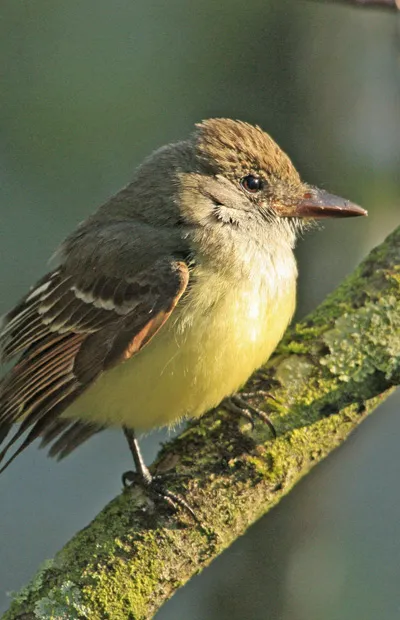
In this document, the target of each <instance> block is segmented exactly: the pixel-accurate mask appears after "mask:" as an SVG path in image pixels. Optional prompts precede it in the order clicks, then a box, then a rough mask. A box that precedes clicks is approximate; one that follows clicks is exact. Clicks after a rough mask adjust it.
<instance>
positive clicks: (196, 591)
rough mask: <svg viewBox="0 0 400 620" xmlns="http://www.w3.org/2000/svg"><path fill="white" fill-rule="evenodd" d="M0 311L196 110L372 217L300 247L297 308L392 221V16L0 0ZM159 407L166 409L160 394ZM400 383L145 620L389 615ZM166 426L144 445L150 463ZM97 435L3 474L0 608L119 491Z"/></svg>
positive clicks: (301, 8)
mask: <svg viewBox="0 0 400 620" xmlns="http://www.w3.org/2000/svg"><path fill="white" fill-rule="evenodd" d="M0 17H1V19H0V67H1V78H0V79H1V83H0V101H1V119H0V178H1V183H0V185H1V188H0V192H1V193H0V252H1V262H0V283H1V287H0V291H1V293H0V313H2V312H5V311H6V310H7V309H8V308H9V307H10V305H11V304H12V303H14V302H15V301H16V300H17V298H18V297H19V296H21V295H22V294H23V293H24V292H25V291H26V289H27V287H28V286H30V284H31V283H32V282H33V281H34V280H35V279H37V278H38V277H39V276H40V275H41V274H42V273H43V272H44V270H45V269H46V260H47V259H48V257H49V255H51V253H52V252H53V251H54V250H55V248H56V247H57V244H58V243H59V241H60V240H61V239H62V238H63V237H64V236H65V235H66V234H67V233H68V232H69V231H70V230H71V228H72V227H74V226H75V225H76V224H77V223H78V222H79V221H80V220H82V219H83V218H84V217H86V215H88V214H89V213H90V212H91V211H93V210H94V209H95V208H96V207H97V206H98V204H99V203H101V202H102V201H104V200H105V199H106V198H107V197H108V196H109V195H110V194H112V193H113V192H114V191H116V190H118V189H119V188H120V187H121V186H122V185H124V184H125V183H127V182H128V181H129V179H130V176H131V173H132V170H133V168H134V166H136V165H137V164H138V163H139V162H140V160H141V159H142V158H143V157H144V156H145V155H147V154H148V153H149V151H151V150H152V149H153V148H155V147H156V146H159V145H161V144H163V143H165V142H168V141H170V140H177V139H181V138H183V137H185V136H186V135H187V133H188V132H189V131H190V129H191V127H192V125H193V123H194V122H196V121H198V120H200V119H202V118H205V117H209V116H229V117H233V118H240V119H243V120H248V121H250V122H256V123H259V124H260V125H261V126H262V127H263V128H264V129H266V130H267V131H268V132H270V133H271V134H272V136H273V137H274V138H275V139H276V140H277V141H278V142H279V144H280V145H281V146H282V147H283V148H284V149H285V150H286V151H287V152H288V153H289V154H290V155H291V157H292V159H293V160H294V162H295V163H296V165H297V167H298V169H299V170H300V172H301V173H302V175H303V177H304V178H305V179H306V180H307V181H309V182H311V183H314V184H317V185H320V186H322V187H324V188H326V189H328V190H330V191H332V192H335V193H338V194H342V195H343V196H345V197H347V198H350V199H352V200H354V201H356V202H358V203H359V204H362V205H363V206H364V207H366V208H367V209H368V210H369V214H370V217H369V218H368V219H365V220H359V219H357V220H349V221H345V222H344V221H337V222H328V223H327V224H326V226H325V228H324V230H322V231H321V230H320V231H316V232H314V233H312V234H310V235H308V236H307V237H306V238H305V240H304V241H302V242H301V243H300V245H299V248H298V257H299V262H300V274H301V275H300V281H299V308H298V316H299V317H300V316H303V315H304V314H305V313H306V312H308V311H310V310H311V309H312V308H314V307H315V305H316V304H317V303H319V302H320V301H321V300H322V299H323V298H324V296H325V295H326V293H327V292H329V291H330V290H332V289H333V288H334V287H335V286H336V285H337V283H338V282H340V281H341V280H342V279H343V277H344V276H345V275H346V274H347V273H349V272H350V271H351V270H352V269H353V267H354V266H355V265H356V264H357V262H358V261H359V260H360V259H361V258H362V256H363V255H365V254H366V253H367V252H368V251H369V250H370V248H371V247H373V246H374V245H376V244H377V243H379V242H380V241H381V240H383V238H384V237H385V235H386V234H387V233H388V232H389V231H390V230H391V229H393V228H394V226H395V225H397V224H399V221H400V217H399V216H400V183H399V169H400V76H399V70H400V66H399V57H400V43H399V41H400V25H399V18H398V17H396V16H395V15H394V14H392V13H384V12H378V11H371V10H368V11H366V10H362V9H352V8H348V7H345V6H334V5H332V4H331V5H329V4H326V5H325V4H324V5H322V4H317V3H307V2H302V1H301V0H292V1H284V0H278V1H267V0H247V2H246V3H244V2H238V1H237V0H219V2H214V1H211V0H201V1H199V0H197V1H195V2H189V1H188V0H186V1H185V0H169V2H165V1H164V2H162V1H161V0H158V1H154V0H136V1H133V0H130V1H128V0H113V2H110V1H107V2H106V1H104V0H87V1H84V2H81V1H80V2H78V1H77V0H70V1H69V2H60V1H59V0H53V1H52V2H46V1H45V0H36V1H32V0H30V1H29V2H28V1H22V0H3V2H2V5H1V8H0ZM166 406H167V403H166ZM399 406H400V398H399V393H397V394H395V395H394V396H393V397H392V398H391V399H389V401H387V402H386V403H385V404H384V405H383V406H382V407H381V408H380V410H379V411H378V412H377V413H376V414H375V415H374V416H372V417H371V418H370V419H369V420H368V421H367V422H365V423H364V424H363V425H362V427H361V428H360V429H359V430H358V431H357V432H356V433H354V434H353V435H352V437H351V438H350V440H349V441H347V443H346V444H345V445H344V446H343V447H342V448H341V449H339V450H338V451H337V452H336V453H335V454H333V455H332V456H331V457H329V458H328V459H327V460H326V461H325V462H324V463H323V464H322V465H321V466H319V467H318V468H317V469H316V470H315V471H314V472H313V473H312V474H311V475H309V476H308V477H307V478H306V479H305V480H304V481H303V482H302V483H301V484H299V485H298V486H297V487H296V489H295V490H294V491H293V492H292V493H291V494H290V495H289V496H288V497H287V498H286V499H285V500H284V501H282V502H281V504H280V505H279V506H278V507H277V508H275V509H274V510H273V511H272V512H271V513H270V514H269V515H267V516H266V517H265V518H264V519H262V520H261V521H260V522H259V523H257V524H256V525H255V526H254V527H252V528H251V529H250V530H249V532H248V533H247V535H246V536H245V537H243V538H242V539H241V540H239V541H238V542H237V543H236V544H235V545H234V546H233V547H232V548H231V549H230V550H229V551H227V552H226V553H225V554H224V555H223V556H222V557H221V558H219V559H218V560H217V561H216V562H215V563H214V564H213V565H212V566H211V567H210V568H209V569H207V570H206V571H205V572H204V573H203V574H202V575H200V576H199V577H197V578H195V579H193V580H192V581H191V583H190V584H189V585H188V586H187V587H185V588H183V589H182V590H181V591H180V592H179V593H178V594H177V595H176V596H175V597H174V598H173V599H172V600H171V601H170V602H169V603H168V604H167V605H166V606H165V607H164V608H163V609H162V610H161V611H160V612H159V613H158V615H157V620H172V619H179V620H181V619H185V620H203V619H207V620H208V619H210V620H214V619H218V620H224V619H225V618H226V619H229V620H239V619H240V620H242V619H243V618H245V619H256V620H258V619H260V620H264V619H279V620H321V619H323V620H337V619H340V620H358V619H360V620H361V619H362V620H375V619H376V618H378V617H379V618H380V620H393V619H395V618H400V588H399V583H400V490H399V484H398V480H399V472H400V456H399V447H398V444H399V439H398V437H399V436H400V420H399V416H398V415H396V414H398V410H399ZM164 436H165V434H164V433H163V432H159V433H153V434H151V435H149V436H147V437H145V438H144V440H143V442H142V445H143V447H144V453H145V457H146V459H147V460H149V461H150V460H151V459H152V458H153V456H154V455H155V452H156V450H157V445H158V442H159V441H160V440H161V439H162V438H163V437H164ZM129 467H130V459H129V454H128V450H127V449H126V448H125V445H124V440H123V438H122V436H121V433H119V432H117V431H109V432H107V433H103V434H101V435H99V436H98V437H96V438H94V439H93V440H91V441H90V442H89V443H88V444H87V445H85V446H84V447H82V448H81V449H80V450H78V451H77V452H76V453H75V454H73V455H72V456H71V457H69V459H67V460H66V461H64V462H62V463H61V464H56V463H54V462H52V461H50V460H48V459H47V458H46V457H45V454H44V453H43V452H39V451H37V450H35V449H34V448H31V449H30V450H28V451H27V452H25V453H24V454H23V455H22V456H20V457H19V459H17V461H16V462H15V464H14V465H13V466H12V467H11V468H10V469H9V470H8V471H7V472H6V473H5V474H4V475H3V476H2V477H1V479H0V610H4V609H5V608H6V607H7V606H8V601H9V599H8V598H7V595H6V592H8V591H10V590H16V589H18V588H19V587H20V586H22V585H23V584H24V583H25V582H26V581H27V580H28V578H29V577H30V576H31V575H32V574H33V572H34V570H35V569H36V567H37V566H38V565H39V564H40V562H41V561H42V560H44V559H45V558H48V557H51V556H53V554H54V553H55V551H56V550H57V549H59V548H60V547H61V546H62V545H63V543H65V542H66V540H67V539H68V538H69V537H70V536H71V535H72V534H73V533H74V532H76V531H77V530H78V529H80V528H82V527H83V526H85V525H86V524H87V523H88V521H89V520H90V519H91V518H92V517H93V516H94V515H95V514H96V513H97V512H98V511H99V510H100V509H101V507H102V506H103V505H104V504H105V503H106V502H107V501H109V500H110V499H111V498H112V497H113V496H114V495H115V494H116V493H118V492H119V490H120V474H121V472H122V471H124V470H126V469H127V468H129Z"/></svg>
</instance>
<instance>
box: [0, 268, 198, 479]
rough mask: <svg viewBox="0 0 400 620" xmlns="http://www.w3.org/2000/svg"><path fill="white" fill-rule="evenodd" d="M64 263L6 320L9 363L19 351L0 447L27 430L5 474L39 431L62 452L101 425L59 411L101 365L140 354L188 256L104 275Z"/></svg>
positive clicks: (176, 293) (164, 315) (177, 287)
mask: <svg viewBox="0 0 400 620" xmlns="http://www.w3.org/2000/svg"><path fill="white" fill-rule="evenodd" d="M80 271H81V273H82V276H81V277H80V276H79V274H77V273H74V271H73V270H71V268H67V267H66V266H62V267H60V268H59V269H57V270H55V271H53V272H51V273H49V274H48V275H47V276H45V278H43V279H42V280H41V281H40V282H39V283H38V284H37V285H36V287H34V288H33V290H31V291H30V292H29V294H28V295H27V296H26V297H25V298H24V299H23V300H22V301H21V303H19V304H18V305H17V306H16V308H15V309H14V310H12V311H11V312H10V313H9V314H8V315H7V316H6V317H5V318H4V320H3V326H2V330H1V331H0V350H1V351H2V357H3V360H4V361H8V360H10V359H12V358H14V357H15V356H17V355H19V359H18V361H17V363H16V364H15V366H14V368H13V369H12V370H11V371H10V372H9V373H8V374H7V375H6V376H5V378H4V379H3V381H2V382H1V384H0V442H1V441H2V440H4V439H5V437H6V435H7V434H8V432H9V430H10V428H11V427H12V425H13V423H14V422H16V421H20V422H21V424H20V426H19V429H18V430H17V431H16V432H15V433H14V435H13V436H12V437H11V439H10V440H9V442H8V443H7V444H6V445H5V447H4V449H3V450H2V452H0V461H1V460H2V459H3V458H4V456H5V454H6V452H7V450H8V449H9V448H10V447H11V445H13V444H14V442H15V441H16V440H17V439H18V438H19V437H21V435H23V433H25V431H27V430H28V429H30V432H29V434H28V435H27V437H26V438H25V440H24V441H23V443H22V444H21V445H20V446H19V448H18V450H17V451H15V452H14V454H13V455H12V457H11V458H10V459H9V460H8V461H7V463H6V464H5V465H4V466H3V468H2V469H0V472H1V471H3V470H4V469H5V467H7V466H8V465H9V463H10V462H11V461H12V460H13V459H14V458H15V457H16V456H17V454H19V453H20V452H21V451H22V450H23V449H24V448H25V447H27V446H28V445H29V444H30V443H31V442H32V441H33V440H34V439H35V438H36V437H39V436H40V437H42V443H43V444H44V445H46V444H48V443H50V442H53V441H54V442H55V443H53V446H52V448H51V450H50V454H51V455H52V456H58V457H59V458H62V457H63V456H65V455H66V454H68V453H69V452H70V451H71V450H73V449H74V448H75V447H77V446H78V445H79V444H80V443H82V442H83V441H85V440H86V439H87V438H88V437H90V436H91V435H92V434H94V433H96V432H98V431H99V430H101V429H102V427H100V426H98V425H95V424H89V423H84V422H81V421H73V420H70V419H67V418H62V417H60V414H62V412H63V411H64V410H65V409H66V408H67V407H68V405H69V404H71V402H72V401H73V400H75V399H76V398H77V397H78V396H79V395H80V394H81V393H82V392H83V391H84V390H85V389H86V388H87V387H88V386H89V385H90V384H91V383H92V382H93V381H94V380H95V379H96V377H98V376H99V374H100V373H102V372H103V371H105V370H107V369H109V368H111V367H112V366H114V365H115V364H118V363H121V362H123V361H124V360H126V359H128V358H130V357H131V356H132V355H134V354H135V353H137V352H138V351H139V350H140V349H141V348H142V347H143V346H145V345H146V343H147V342H149V341H150V340H151V338H152V337H153V336H154V335H155V334H156V333H157V331H158V330H159V329H160V327H161V326H162V325H163V324H164V323H165V321H166V320H167V319H168V317H169V316H170V314H171V312H172V311H173V309H174V307H175V306H176V304H177V303H178V301H179V299H180V297H181V296H182V294H183V293H184V291H185V289H186V286H187V283H188V280H189V271H188V267H187V265H186V263H185V262H183V261H179V260H175V259H174V258H173V257H165V258H161V259H158V260H157V261H155V262H154V263H153V264H152V265H151V266H150V267H149V268H147V269H145V270H142V271H140V272H139V273H136V274H134V275H127V274H125V275H124V277H118V275H115V276H111V275H110V274H109V273H108V274H107V275H104V274H103V273H101V272H97V271H96V270H93V269H92V270H89V272H88V270H85V269H82V270H80Z"/></svg>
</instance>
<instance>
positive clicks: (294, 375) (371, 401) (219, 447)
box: [3, 228, 400, 620]
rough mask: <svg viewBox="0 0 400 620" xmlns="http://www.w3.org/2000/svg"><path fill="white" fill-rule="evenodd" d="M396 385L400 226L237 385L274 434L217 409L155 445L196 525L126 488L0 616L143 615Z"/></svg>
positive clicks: (231, 538)
mask: <svg viewBox="0 0 400 620" xmlns="http://www.w3.org/2000/svg"><path fill="white" fill-rule="evenodd" d="M238 363H240V361H239V360H238ZM399 382H400V228H398V229H397V230H396V231H394V232H393V233H392V234H391V235H390V236H389V237H388V239H387V240H386V241H385V242H384V243H383V244H382V245H380V246H379V247H377V248H376V249H375V250H373V251H372V252H371V254H370V255H369V256H368V257H367V258H366V259H365V260H364V261H363V263H362V264H361V265H360V266H359V267H358V269H357V270H356V271H355V272H354V273H353V274H352V275H351V276H350V277H349V278H347V280H346V281H345V282H344V283H343V284H342V285H341V286H340V287H339V288H338V289H337V290H336V291H335V292H334V293H333V294H332V295H330V296H329V297H328V298H327V300H326V301H325V302H324V303H323V304H322V305H321V306H320V307H318V308H317V310H315V312H313V313H312V314H311V315H310V316H308V317H307V318H305V319H304V320H303V321H301V322H300V323H298V324H297V325H295V326H294V327H293V328H292V329H291V330H290V331H289V332H288V333H287V335H286V336H285V338H284V340H283V342H282V343H281V345H280V346H279V349H278V350H277V352H276V354H275V355H274V356H273V358H272V359H271V360H270V361H269V362H268V364H267V365H266V366H265V367H264V368H263V369H262V370H261V371H259V372H258V373H256V375H255V376H254V377H253V378H252V379H251V381H250V382H249V384H248V385H247V386H246V387H247V389H248V390H254V389H258V388H260V389H263V390H267V391H269V392H270V393H271V394H272V395H273V396H274V399H275V400H271V399H268V398H267V399H265V402H264V403H263V402H260V400H259V401H258V402H256V403H254V404H257V405H259V406H265V408H268V409H269V410H270V411H272V413H271V415H272V418H273V421H274V424H275V426H276V429H277V432H278V438H277V439H276V440H275V441H274V440H272V439H271V436H270V433H269V430H268V428H267V427H266V426H264V425H263V424H261V423H257V424H256V427H255V428H254V429H252V428H251V426H250V424H246V423H242V422H238V420H236V419H234V417H233V416H232V415H229V414H228V413H226V412H223V411H219V412H214V413H212V414H210V415H207V416H205V417H204V418H202V419H201V420H199V421H196V422H194V423H192V424H190V425H189V427H188V428H187V429H186V430H185V431H184V432H183V433H182V434H181V435H180V436H179V437H177V438H176V439H174V440H173V441H171V442H169V443H168V444H167V445H166V446H164V448H163V450H162V452H161V454H160V455H159V458H158V461H157V463H156V465H155V467H157V468H158V470H164V471H165V470H166V469H169V468H172V467H173V468H176V470H177V471H178V472H180V473H185V474H186V473H187V474H189V476H188V478H187V482H186V484H185V483H183V482H182V481H181V480H180V481H176V480H175V481H174V483H173V485H172V489H173V490H174V491H175V492H177V493H183V492H184V493H185V496H186V499H187V501H188V502H189V503H190V505H191V506H193V507H195V509H196V511H197V514H198V516H199V518H200V519H201V520H202V522H203V523H204V524H205V525H204V529H201V528H200V527H198V526H196V525H195V524H194V523H193V522H192V521H191V520H190V518H189V517H188V516H187V515H186V514H183V513H181V514H171V513H169V512H168V510H167V509H165V507H163V506H158V507H157V510H154V505H153V503H152V502H151V501H150V500H149V499H148V498H146V496H144V495H143V493H142V492H141V491H140V490H139V489H135V490H131V491H126V492H124V493H122V494H121V495H120V496H119V497H117V498H116V499H115V500H113V501H112V502H111V503H110V504H109V505H108V506H107V507H106V508H105V509H104V510H103V511H102V512H101V513H100V514H99V516H98V517H97V518H96V519H95V520H94V521H93V522H92V523H91V524H90V525H89V526H88V527H87V528H85V529H84V530H82V531H81V532H79V533H78V534H77V535H76V536H75V537H74V538H73V539H72V540H71V541H70V542H69V543H68V544H67V545H66V546H65V547H64V549H62V550H61V551H60V552H59V553H58V554H57V556H56V558H55V559H54V560H53V561H51V562H48V563H47V564H46V566H44V567H43V568H42V569H41V570H40V571H39V572H38V574H37V575H36V577H35V578H34V579H33V581H32V582H31V584H30V585H28V586H27V587H26V588H25V589H24V590H23V591H22V592H20V593H19V594H18V595H17V596H16V597H15V599H14V601H13V603H12V605H11V608H10V609H9V611H8V612H6V614H5V615H4V616H3V618H4V620H5V619H7V620H11V619H13V620H15V619H16V618H18V619H26V620H27V619H30V618H35V619H37V618H40V619H42V620H43V619H47V618H48V619H50V618H52V619H56V618H60V619H61V618H68V619H70V620H71V619H74V618H90V619H91V620H96V619H99V620H100V619H101V620H103V619H105V618H110V619H112V620H119V619H121V620H123V619H126V618H131V619H139V618H151V617H152V616H153V614H154V613H155V612H156V611H157V609H158V608H159V607H160V606H161V605H162V604H163V603H164V602H165V601H166V600H167V599H168V598H169V597H170V596H171V595H172V594H173V593H174V592H175V591H176V590H177V589H178V588H179V587H180V586H182V585H183V584H184V583H186V582H187V580H188V579H190V578H191V577H192V576H193V575H195V574H197V573H198V572H199V571H201V570H202V569H203V568H204V567H205V566H207V565H208V564H209V563H210V562H211V560H212V559H213V558H215V557H216V556H217V555H218V554H219V553H221V551H223V549H225V548H226V547H228V546H229V545H230V544H231V543H232V542H233V541H234V540H235V539H236V538H237V537H238V536H239V535H241V534H243V533H244V532H245V531H246V529H247V528H248V527H249V525H251V524H252V523H253V522H254V521H256V520H257V519H258V518H259V517H260V516H261V515H263V514H265V513H266V512H268V510H270V509H271V508H272V506H274V505H275V504H276V503H277V502H278V501H279V500H280V499H281V498H282V496H283V495H285V494H286V493H287V492H288V491H289V490H290V489H291V488H292V487H293V485H294V484H295V483H296V482H297V481H298V480H300V478H301V477H302V476H304V474H306V473H307V472H308V471H309V470H310V469H311V468H312V467H313V466H314V465H316V464H317V463H318V462H319V461H320V460H321V459H323V458H324V457H325V456H326V455H327V454H328V453H329V452H331V451H332V450H333V449H334V448H335V447H336V446H338V445H339V444H340V443H342V442H343V441H344V440H345V439H346V437H347V436H348V435H349V433H350V432H351V431H352V430H353V429H354V428H355V427H356V426H357V425H358V424H360V422H362V420H363V419H364V418H365V417H366V416H367V415H368V414H369V413H370V412H371V411H373V409H375V408H376V407H377V405H379V403H381V402H382V400H383V399H385V398H386V397H387V396H388V394H389V393H390V392H391V391H392V390H393V389H394V386H396V385H398V384H399Z"/></svg>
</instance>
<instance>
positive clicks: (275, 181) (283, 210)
mask: <svg viewBox="0 0 400 620" xmlns="http://www.w3.org/2000/svg"><path fill="white" fill-rule="evenodd" d="M191 143H192V145H193V148H194V154H195V158H196V161H197V173H195V174H193V175H192V178H191V179H190V175H189V178H188V176H187V175H185V174H184V177H185V179H184V182H186V183H187V184H188V185H189V187H190V188H191V189H192V190H193V189H195V187H196V189H197V191H198V192H200V193H201V194H203V195H204V196H205V197H206V198H207V199H208V200H209V203H210V204H212V209H211V213H209V215H211V216H214V217H215V218H217V219H219V220H220V221H221V222H222V223H224V224H231V225H232V226H240V225H244V223H245V221H246V219H248V218H250V219H251V220H257V221H260V220H264V221H265V222H266V223H267V224H269V225H273V224H276V225H278V226H279V225H281V224H282V223H283V222H282V220H283V221H285V223H286V226H287V225H288V226H289V227H290V228H293V229H295V228H296V227H300V228H302V227H304V224H305V223H306V222H307V221H310V220H312V219H320V218H326V217H334V218H336V217H337V218H339V217H351V216H358V215H366V214H367V212H366V211H365V210H364V209H362V208H361V207H359V206H357V205H355V204H353V203H351V202H349V201H348V200H344V199H343V198H340V197H338V196H334V195H332V194H329V193H328V192H325V191H324V190H320V189H318V188H315V187H312V186H310V185H308V184H306V183H304V182H303V181H302V180H301V179H300V176H299V174H298V172H297V170H296V169H295V167H294V166H293V164H292V162H291V161H290V159H289V157H288V156H287V155H286V154H285V153H284V152H283V151H282V150H281V149H280V148H279V146H278V145H277V144H276V143H275V142H274V140H273V139H272V138H271V137H270V136H269V135H268V134H266V133H265V132H264V131H262V129H260V127H258V126H253V125H250V124H248V123H244V122H242V121H234V120H231V119H225V118H215V119H209V120H206V121H203V122H202V123H199V124H198V125H197V126H196V131H195V132H194V134H193V136H192V140H191ZM198 215H200V216H202V215H204V214H199V213H198Z"/></svg>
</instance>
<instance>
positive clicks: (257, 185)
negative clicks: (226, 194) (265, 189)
mask: <svg viewBox="0 0 400 620" xmlns="http://www.w3.org/2000/svg"><path fill="white" fill-rule="evenodd" d="M240 183H241V186H242V187H243V188H244V189H245V190H246V191H247V192H250V194H255V193H256V192H259V191H260V189H262V186H263V182H262V180H261V179H260V177H256V176H254V174H248V175H247V177H243V179H242V180H241V181H240Z"/></svg>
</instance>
